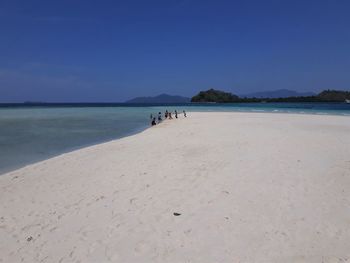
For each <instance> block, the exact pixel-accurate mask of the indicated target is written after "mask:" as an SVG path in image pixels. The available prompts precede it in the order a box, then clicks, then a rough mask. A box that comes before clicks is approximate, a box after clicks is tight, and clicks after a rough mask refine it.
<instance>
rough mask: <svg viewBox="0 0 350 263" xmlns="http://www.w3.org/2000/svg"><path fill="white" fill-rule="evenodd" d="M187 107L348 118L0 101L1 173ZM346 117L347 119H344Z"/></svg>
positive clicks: (292, 107)
mask: <svg viewBox="0 0 350 263" xmlns="http://www.w3.org/2000/svg"><path fill="white" fill-rule="evenodd" d="M165 109H168V110H172V111H173V110H175V109H177V110H178V112H182V111H183V110H186V111H187V112H189V118H190V117H191V115H190V112H191V111H238V112H279V113H299V114H334V115H347V116H349V117H350V104H345V103H234V104H178V105H174V104H164V105H144V104H137V105H135V104H132V105H130V104H129V105H128V104H118V103H115V104H111V103H110V104H99V103H94V104H83V103H81V104H37V105H36V104H30V105H29V104H0V174H3V173H6V172H9V171H11V170H14V169H17V168H20V167H23V166H25V165H28V164H31V163H34V162H37V161H41V160H45V159H47V158H50V157H53V156H56V155H59V154H62V153H65V152H69V151H72V150H75V149H79V148H82V147H85V146H90V145H94V144H98V143H102V142H106V141H110V140H113V139H117V138H121V137H124V136H128V135H131V134H134V133H137V132H140V131H142V130H144V129H146V128H147V127H149V126H150V115H151V114H153V115H157V113H158V112H159V111H161V112H164V111H165ZM349 121H350V119H349Z"/></svg>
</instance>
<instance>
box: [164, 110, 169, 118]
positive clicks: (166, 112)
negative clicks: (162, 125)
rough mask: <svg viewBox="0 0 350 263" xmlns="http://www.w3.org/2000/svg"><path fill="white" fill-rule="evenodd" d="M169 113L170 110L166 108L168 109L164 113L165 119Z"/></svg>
mask: <svg viewBox="0 0 350 263" xmlns="http://www.w3.org/2000/svg"><path fill="white" fill-rule="evenodd" d="M168 114H169V113H168V110H166V111H165V114H164V117H165V119H166V118H168Z"/></svg>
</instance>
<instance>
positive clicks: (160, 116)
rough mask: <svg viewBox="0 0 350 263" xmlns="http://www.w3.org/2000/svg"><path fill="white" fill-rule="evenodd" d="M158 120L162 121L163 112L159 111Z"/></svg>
mask: <svg viewBox="0 0 350 263" xmlns="http://www.w3.org/2000/svg"><path fill="white" fill-rule="evenodd" d="M158 121H162V113H161V112H159V113H158Z"/></svg>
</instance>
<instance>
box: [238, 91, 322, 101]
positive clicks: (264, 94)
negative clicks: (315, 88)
mask: <svg viewBox="0 0 350 263" xmlns="http://www.w3.org/2000/svg"><path fill="white" fill-rule="evenodd" d="M315 95H316V94H315V93H313V92H297V91H294V90H288V89H279V90H270V91H260V92H253V93H248V94H245V95H240V97H241V98H271V99H275V98H288V97H308V96H315Z"/></svg>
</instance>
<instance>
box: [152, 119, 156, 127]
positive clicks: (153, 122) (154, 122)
mask: <svg viewBox="0 0 350 263" xmlns="http://www.w3.org/2000/svg"><path fill="white" fill-rule="evenodd" d="M156 124H157V123H156V118H153V119H152V126H154V125H156Z"/></svg>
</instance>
